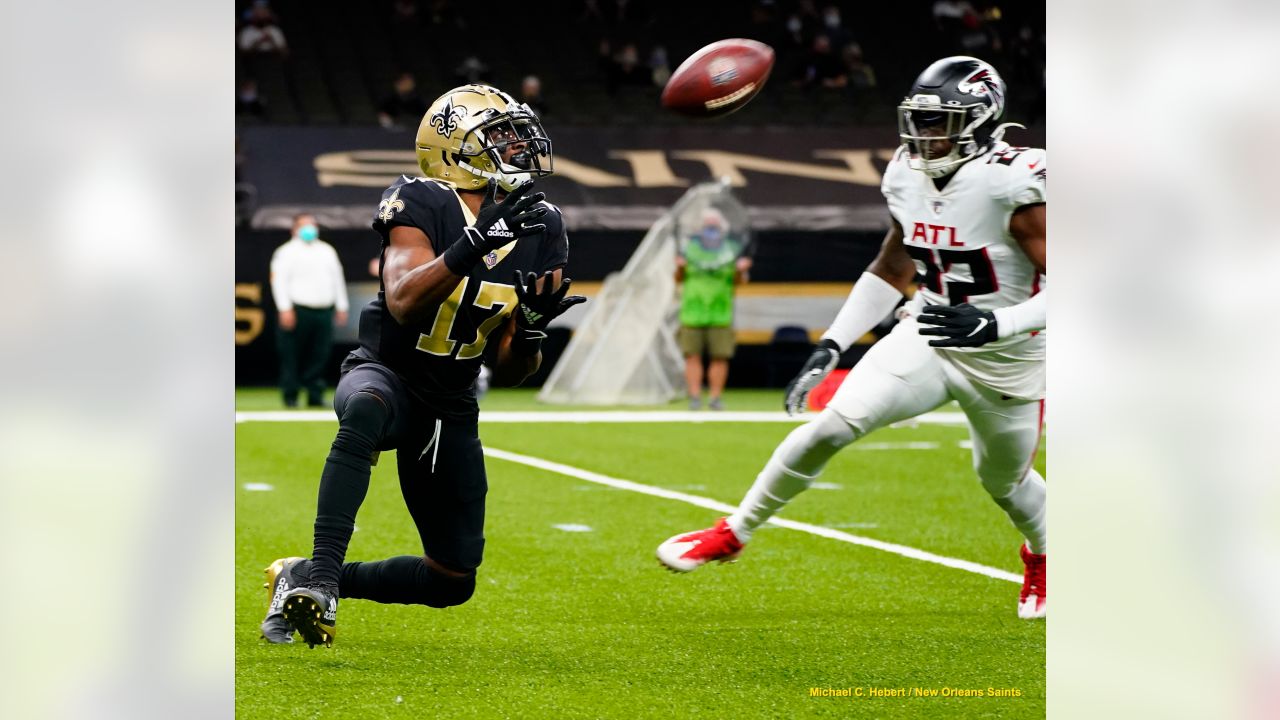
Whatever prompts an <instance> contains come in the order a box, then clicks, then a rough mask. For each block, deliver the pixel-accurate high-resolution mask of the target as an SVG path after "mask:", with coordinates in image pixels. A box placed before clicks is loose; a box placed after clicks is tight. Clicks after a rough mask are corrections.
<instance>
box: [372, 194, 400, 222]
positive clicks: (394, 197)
mask: <svg viewBox="0 0 1280 720" xmlns="http://www.w3.org/2000/svg"><path fill="white" fill-rule="evenodd" d="M400 210H404V201H403V200H401V199H400V188H396V189H395V190H393V191H392V192H391V197H389V198H387V199H385V200H383V201H382V202H380V203H378V219H379V220H381V221H382V222H390V221H391V217H392V216H393V215H395V214H396V213H397V212H399V211H400Z"/></svg>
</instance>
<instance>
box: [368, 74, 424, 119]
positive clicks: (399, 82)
mask: <svg viewBox="0 0 1280 720" xmlns="http://www.w3.org/2000/svg"><path fill="white" fill-rule="evenodd" d="M426 113H427V103H426V101H425V100H423V99H422V96H421V95H419V94H418V89H417V83H416V82H415V81H414V79H413V73H409V72H402V73H400V74H398V75H396V81H395V92H393V93H391V94H390V95H388V96H387V97H386V98H383V100H382V102H381V103H379V104H378V124H379V125H381V126H382V127H384V128H387V129H395V128H400V127H403V126H405V125H408V126H410V127H417V125H418V123H419V122H421V121H422V116H423V115H425V114H426Z"/></svg>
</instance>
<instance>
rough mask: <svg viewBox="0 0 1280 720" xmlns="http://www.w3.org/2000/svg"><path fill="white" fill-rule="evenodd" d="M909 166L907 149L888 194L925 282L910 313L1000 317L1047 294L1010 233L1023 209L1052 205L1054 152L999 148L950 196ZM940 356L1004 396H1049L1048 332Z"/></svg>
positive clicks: (970, 166) (961, 178)
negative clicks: (942, 309) (976, 311)
mask: <svg viewBox="0 0 1280 720" xmlns="http://www.w3.org/2000/svg"><path fill="white" fill-rule="evenodd" d="M907 160H908V154H907V150H906V147H905V146H903V147H901V148H899V149H898V152H897V153H896V154H895V155H894V157H893V160H892V161H891V162H890V163H889V167H888V168H887V169H886V170H885V173H884V181H883V183H882V184H881V191H882V192H883V193H884V196H885V199H887V200H888V202H889V212H891V213H892V214H893V218H894V220H896V221H897V222H898V224H899V225H901V226H902V240H903V244H904V245H906V248H907V252H908V253H910V255H911V258H912V259H913V260H914V261H915V264H916V271H917V272H918V273H919V274H920V275H921V276H922V277H923V278H924V282H923V284H922V285H921V288H920V291H919V292H918V293H916V296H915V298H914V299H913V300H912V302H911V304H910V305H909V308H912V309H913V310H918V309H919V308H920V307H921V306H922V305H924V304H929V305H959V304H961V303H965V302H967V303H969V304H971V305H973V306H975V307H978V308H981V309H983V310H995V309H996V308H1001V307H1009V306H1011V305H1017V304H1018V303H1021V302H1024V301H1025V300H1027V299H1028V298H1030V297H1031V296H1032V295H1034V294H1036V293H1038V292H1040V290H1041V289H1043V288H1044V286H1045V278H1044V277H1043V276H1042V275H1041V274H1040V273H1038V272H1037V271H1036V269H1035V266H1034V265H1032V264H1031V261H1030V260H1029V259H1028V258H1027V256H1026V253H1024V252H1023V251H1022V248H1021V247H1019V246H1018V243H1017V241H1016V240H1014V238H1013V236H1012V235H1010V234H1009V218H1010V216H1012V214H1013V211H1014V210H1015V209H1017V208H1018V207H1021V206H1023V205H1029V204H1034V203H1043V202H1045V178H1046V173H1045V151H1044V150H1042V149H1039V148H1024V147H1011V146H1010V145H1009V144H1008V143H1004V142H1000V143H996V144H995V145H994V146H993V147H992V148H991V149H990V150H988V151H987V152H986V153H984V154H983V155H981V156H980V157H977V158H975V159H973V160H970V161H969V162H967V163H965V164H964V165H962V166H961V167H960V169H959V170H957V171H956V172H955V174H954V175H953V176H952V177H951V180H950V182H948V183H947V184H946V186H945V187H944V188H943V189H942V190H938V188H937V187H936V186H935V185H934V184H933V181H932V180H931V179H930V178H929V177H928V176H926V175H925V174H924V173H922V172H920V171H918V170H912V169H911V168H910V167H909V166H908V165H907ZM909 311H912V310H909ZM912 312H913V311H912ZM913 314H914V312H913ZM937 351H938V352H939V353H940V354H941V355H942V356H943V357H944V358H945V359H946V360H948V361H949V362H951V363H952V364H953V365H955V366H956V368H957V369H959V370H960V371H961V372H962V373H964V374H965V375H966V376H968V377H970V378H972V379H973V380H975V381H976V382H979V383H981V384H983V385H986V386H987V387H990V388H992V389H993V390H997V391H999V392H1000V393H1002V394H1005V395H1009V396H1011V397H1016V398H1023V399H1027V400H1039V399H1041V398H1043V397H1044V386H1045V377H1044V355H1045V336H1044V332H1043V331H1040V332H1038V333H1028V334H1023V335H1016V336H1013V337H1008V338H1005V339H1003V340H998V341H996V342H992V343H988V344H987V345H983V346H982V347H977V348H947V349H942V348H938V349H937Z"/></svg>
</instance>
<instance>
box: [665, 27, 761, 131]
mask: <svg viewBox="0 0 1280 720" xmlns="http://www.w3.org/2000/svg"><path fill="white" fill-rule="evenodd" d="M772 69H773V48H771V47H769V46H768V45H765V44H764V43H762V42H756V41H755V40H743V39H737V38H735V39H731V40H721V41H719V42H713V43H711V44H710V45H708V46H706V47H704V48H702V49H701V50H699V51H697V52H695V53H694V54H692V55H690V56H689V58H688V59H687V60H685V61H684V62H683V63H680V67H678V68H676V71H675V72H674V73H672V74H671V79H670V80H668V81H667V86H666V87H665V88H663V90H662V106H663V107H665V108H667V109H668V110H673V111H675V112H678V113H680V114H682V115H689V116H693V117H718V116H721V115H728V114H729V113H731V112H733V111H735V110H737V109H739V108H741V107H742V106H744V105H746V104H747V103H748V102H750V101H751V98H753V97H755V95H756V93H758V92H760V88H762V87H764V83H765V80H767V79H768V78H769V71H770V70H772Z"/></svg>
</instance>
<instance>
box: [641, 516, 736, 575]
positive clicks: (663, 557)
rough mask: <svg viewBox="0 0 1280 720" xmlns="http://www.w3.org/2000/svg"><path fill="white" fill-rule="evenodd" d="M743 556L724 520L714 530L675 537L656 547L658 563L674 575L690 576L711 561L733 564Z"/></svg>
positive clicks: (731, 530) (721, 519)
mask: <svg viewBox="0 0 1280 720" xmlns="http://www.w3.org/2000/svg"><path fill="white" fill-rule="evenodd" d="M741 553H742V543H741V542H739V541H738V536H736V535H734V534H733V529H732V528H730V527H729V523H728V522H727V518H720V521H719V522H717V523H716V524H715V527H710V528H707V529H706V530H695V531H694V532H691V533H684V534H681V535H676V536H675V537H673V538H670V539H668V540H667V541H666V542H664V543H662V544H661V545H659V546H658V560H660V561H661V562H662V564H663V565H666V566H667V567H668V568H671V569H672V570H675V571H676V572H689V571H690V570H696V569H697V568H698V567H700V566H702V565H706V564H707V563H709V562H711V561H712V560H719V561H720V562H722V563H724V562H732V561H734V560H736V559H737V558H738V555H739V554H741Z"/></svg>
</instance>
